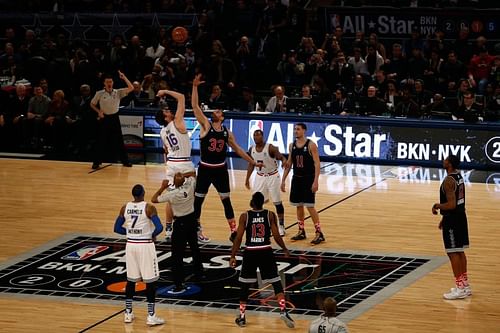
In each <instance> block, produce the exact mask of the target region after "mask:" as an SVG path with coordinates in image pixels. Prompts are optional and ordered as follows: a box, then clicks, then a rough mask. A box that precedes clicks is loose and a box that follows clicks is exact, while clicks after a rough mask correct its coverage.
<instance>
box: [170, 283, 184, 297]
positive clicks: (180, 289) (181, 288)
mask: <svg viewBox="0 0 500 333" xmlns="http://www.w3.org/2000/svg"><path fill="white" fill-rule="evenodd" d="M185 291H186V286H185V285H183V284H181V285H180V286H175V287H174V289H170V290H169V291H168V293H169V294H173V295H177V294H182V293H183V292H185Z"/></svg>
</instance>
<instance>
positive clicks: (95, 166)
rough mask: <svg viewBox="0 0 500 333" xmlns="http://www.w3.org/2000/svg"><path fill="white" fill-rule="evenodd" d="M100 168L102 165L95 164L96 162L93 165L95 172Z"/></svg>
mask: <svg viewBox="0 0 500 333" xmlns="http://www.w3.org/2000/svg"><path fill="white" fill-rule="evenodd" d="M100 166H101V164H100V163H95V162H94V163H92V169H93V170H96V169H99V167H100Z"/></svg>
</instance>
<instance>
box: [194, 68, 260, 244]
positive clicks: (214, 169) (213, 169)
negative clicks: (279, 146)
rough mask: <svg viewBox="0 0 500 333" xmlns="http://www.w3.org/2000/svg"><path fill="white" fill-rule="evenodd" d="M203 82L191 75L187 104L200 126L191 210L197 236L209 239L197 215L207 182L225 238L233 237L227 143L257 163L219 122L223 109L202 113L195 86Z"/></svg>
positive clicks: (233, 221) (234, 230) (234, 232)
mask: <svg viewBox="0 0 500 333" xmlns="http://www.w3.org/2000/svg"><path fill="white" fill-rule="evenodd" d="M202 83H204V81H201V74H198V75H196V77H195V78H194V79H193V91H192V95H191V105H192V107H193V112H194V115H195V116H196V120H198V123H199V124H200V126H201V130H200V164H199V166H198V175H197V181H196V189H195V200H194V211H195V216H196V219H197V220H198V240H199V241H200V242H208V241H209V239H208V238H207V237H205V236H204V235H203V232H202V230H201V225H200V224H199V221H200V216H201V206H202V205H203V201H204V200H205V196H206V195H207V192H208V188H209V187H210V185H211V184H213V185H214V186H215V189H216V190H217V192H218V193H219V197H220V199H221V201H222V205H223V206H224V214H225V216H226V219H227V223H228V224H229V228H230V229H231V236H230V237H229V239H230V240H231V241H233V240H234V237H235V236H236V221H235V220H234V211H233V206H232V205H231V198H230V197H229V192H230V188H229V174H228V171H227V164H226V157H227V146H230V147H231V148H232V149H233V150H234V151H235V152H236V153H237V154H238V155H239V156H241V157H242V158H244V159H245V160H246V161H247V162H248V163H250V164H252V165H255V166H261V164H259V163H256V162H255V161H254V160H253V159H252V158H251V157H250V156H249V155H248V154H247V153H246V152H245V151H244V150H243V149H242V148H241V147H240V146H239V145H238V144H237V143H236V140H235V139H234V135H233V133H232V132H231V131H230V130H229V129H227V128H226V127H225V126H224V125H222V122H223V121H224V113H223V112H222V110H215V111H213V112H212V121H210V120H208V118H207V117H206V116H205V115H204V114H203V111H202V110H201V108H200V106H199V104H198V86H199V85H200V84H202Z"/></svg>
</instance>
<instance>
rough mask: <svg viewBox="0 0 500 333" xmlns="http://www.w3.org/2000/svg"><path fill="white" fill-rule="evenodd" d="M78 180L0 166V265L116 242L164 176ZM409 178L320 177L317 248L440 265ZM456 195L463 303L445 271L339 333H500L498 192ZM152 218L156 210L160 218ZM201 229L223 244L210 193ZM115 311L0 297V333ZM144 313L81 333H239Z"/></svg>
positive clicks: (434, 190)
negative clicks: (125, 208)
mask: <svg viewBox="0 0 500 333" xmlns="http://www.w3.org/2000/svg"><path fill="white" fill-rule="evenodd" d="M89 171H90V165H89V164H87V163H85V164H83V163H71V162H53V161H38V160H14V159H0V198H1V200H0V211H1V212H2V213H1V218H0V226H1V228H2V231H3V232H1V233H0V265H1V264H2V263H5V262H7V261H9V260H10V259H12V258H13V257H16V256H19V255H21V254H23V253H25V252H28V251H30V250H32V249H33V248H36V247H38V246H41V245H43V244H46V243H47V242H49V241H52V240H54V239H57V238H59V237H61V236H63V235H65V234H68V233H76V234H99V235H109V236H113V237H115V235H114V234H113V233H112V229H113V223H114V220H115V218H116V215H117V213H118V211H119V209H120V207H121V205H123V204H124V203H125V202H127V201H128V200H130V190H131V188H132V186H133V185H134V184H136V183H142V184H144V186H145V188H146V198H148V199H149V198H150V197H151V195H152V194H153V192H154V191H155V190H156V189H157V188H158V187H159V185H160V183H161V180H162V178H163V175H164V172H165V169H164V167H163V166H157V165H149V166H138V165H135V166H134V167H133V168H123V167H121V166H119V165H113V166H110V167H108V168H105V169H103V170H100V171H97V172H94V173H91V174H89V173H88V172H89ZM416 172H419V168H416V169H412V168H407V167H402V168H398V167H394V168H393V167H374V166H360V165H344V166H341V165H332V166H330V167H325V168H324V174H322V175H321V177H320V191H319V193H318V195H317V206H316V207H317V209H318V210H320V209H322V208H325V207H328V206H330V205H332V204H334V205H333V206H331V207H330V208H328V209H325V210H324V211H322V212H321V213H320V219H321V223H322V228H323V231H324V233H325V236H326V238H327V241H326V242H325V243H322V244H321V245H319V246H318V247H319V248H324V249H350V250H362V251H373V252H384V253H387V252H397V253H408V254H415V255H430V256H443V255H444V251H443V247H442V241H441V234H440V231H439V230H438V228H437V225H438V222H439V217H436V216H433V215H432V214H431V206H432V204H433V203H434V202H436V201H437V200H438V189H439V175H442V174H443V173H442V172H441V173H440V172H438V171H437V172H435V173H433V174H431V175H430V176H429V177H424V179H417V178H412V177H411V174H413V173H416ZM244 175H245V171H238V170H236V171H233V172H232V174H231V177H230V179H231V181H232V184H231V185H232V196H231V200H232V202H233V206H234V209H235V212H236V214H237V215H238V214H239V213H240V212H243V211H244V210H245V209H247V205H248V202H249V198H250V191H248V190H246V189H245V188H244V186H243V184H244ZM433 175H436V177H435V178H434V177H433ZM287 187H288V188H289V185H287ZM288 188H287V190H288ZM358 191H360V192H359V193H357V194H355V193H356V192H358ZM466 191H467V194H466V195H467V212H468V219H469V231H470V241H471V249H470V250H468V251H467V252H466V253H467V256H468V264H469V269H468V271H469V278H470V280H471V283H472V287H473V292H474V295H473V296H472V297H470V298H467V299H465V300H458V301H445V300H443V299H442V293H443V292H445V291H447V290H448V289H449V288H450V287H451V286H452V285H453V277H452V273H451V269H450V266H449V264H446V265H443V266H441V267H439V268H438V269H436V270H435V271H433V272H431V273H430V274H428V275H426V276H424V277H423V278H421V279H419V280H418V281H416V282H415V283H413V284H412V285H410V286H408V287H406V288H404V289H402V290H401V291H399V292H398V293H396V294H395V295H394V296H392V297H391V298H390V299H388V300H386V301H385V302H383V303H381V304H378V305H376V306H375V307H373V308H372V309H370V310H369V311H367V312H365V313H364V314H362V315H360V316H359V317H357V318H355V319H354V320H352V321H350V322H349V323H348V326H349V329H350V332H384V333H387V332H398V333H401V332H408V333H409V332H443V333H444V332H449V333H452V332H453V333H466V332H467V333H469V332H474V333H475V332H478V333H481V332H500V311H499V309H500V298H499V297H498V295H500V284H499V283H498V282H499V281H500V279H499V276H500V261H499V260H498V256H497V253H498V252H499V251H500V241H499V240H498V239H499V236H500V221H499V216H500V214H499V213H500V209H499V207H500V206H499V203H500V186H498V185H497V186H496V187H495V186H494V185H493V186H491V185H489V186H488V185H486V184H484V183H468V184H467V187H466ZM353 194H355V195H353ZM350 195H353V196H352V197H350V198H347V199H345V198H346V197H348V196H350ZM283 199H284V205H285V215H286V224H287V225H290V224H292V223H293V222H294V221H295V211H294V210H293V207H291V206H290V205H289V204H288V193H286V194H285V195H284V198H283ZM342 199H345V200H343V201H341V200H342ZM338 201H341V202H338ZM336 202H338V203H336ZM335 203H336V204H335ZM163 210H164V209H163V206H159V208H158V211H159V212H160V213H161V216H162V217H163ZM202 221H203V225H204V228H205V231H206V234H207V235H208V236H210V238H212V239H213V240H214V241H224V242H226V241H227V237H228V236H229V229H228V227H227V224H226V222H225V218H224V211H223V207H222V204H221V203H220V200H219V199H218V197H217V195H216V193H215V192H214V190H213V188H211V190H210V193H209V195H208V196H207V199H206V201H205V204H204V208H203V213H202ZM295 230H296V227H292V228H290V229H288V231H287V237H286V242H287V244H288V245H289V246H290V247H291V248H308V249H310V248H313V247H312V246H311V245H310V244H309V242H308V241H304V242H295V243H292V242H290V239H289V236H290V235H293V234H294V233H295ZM306 230H307V231H308V233H309V235H310V236H312V233H313V227H312V223H311V221H310V220H308V221H306ZM121 309H122V306H121V305H114V304H109V303H99V302H98V301H97V302H96V301H92V302H91V301H89V302H85V301H78V302H76V301H73V300H72V299H60V298H56V299H54V298H50V297H49V298H47V297H45V298H44V297H38V298H35V297H22V296H9V295H8V294H6V293H0V313H1V314H2V317H1V318H0V331H2V332H31V331H42V332H49V331H52V332H77V331H81V330H83V329H85V328H87V327H89V326H91V325H93V324H95V323H97V322H99V321H101V320H103V319H105V318H107V317H108V316H110V315H112V314H114V313H116V312H118V311H120V310H121ZM145 312H146V309H145V307H138V309H137V310H136V316H137V318H138V319H137V321H136V322H135V323H134V324H133V325H124V324H123V321H122V320H123V317H122V316H121V314H120V315H117V316H115V317H113V318H110V319H109V320H106V321H104V322H103V323H101V324H99V325H97V326H95V327H94V328H92V329H90V330H89V332H222V331H224V332H241V331H242V329H240V328H238V327H236V325H235V324H234V322H233V318H234V313H232V312H214V311H211V310H199V309H191V308H187V307H185V308H173V307H169V306H160V307H159V308H158V313H159V314H160V315H161V316H163V317H164V318H165V319H166V321H167V323H166V325H163V326H160V327H154V328H148V327H147V326H146V324H145V319H144V318H145ZM248 318H249V319H248V320H249V321H250V323H249V325H248V326H247V327H246V328H245V329H243V330H244V331H245V332H247V333H249V332H259V333H266V332H281V331H284V330H286V328H285V327H284V325H283V323H282V322H281V321H280V320H279V319H278V318H277V316H272V315H269V314H258V313H253V312H251V313H249V314H248ZM307 327H308V321H307V320H303V319H298V320H297V328H296V331H299V332H306V331H307Z"/></svg>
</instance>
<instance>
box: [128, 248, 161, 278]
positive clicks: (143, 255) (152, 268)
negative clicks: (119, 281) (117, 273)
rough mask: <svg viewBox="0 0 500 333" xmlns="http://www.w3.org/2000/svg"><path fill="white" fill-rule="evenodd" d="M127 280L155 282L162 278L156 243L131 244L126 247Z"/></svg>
mask: <svg viewBox="0 0 500 333" xmlns="http://www.w3.org/2000/svg"><path fill="white" fill-rule="evenodd" d="M125 263H126V267H127V280H129V281H132V282H137V281H141V280H142V281H143V282H145V283H149V282H155V281H156V280H158V279H159V277H160V270H159V268H158V259H157V258H156V247H155V243H153V242H151V243H131V242H127V246H126V247H125Z"/></svg>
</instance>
